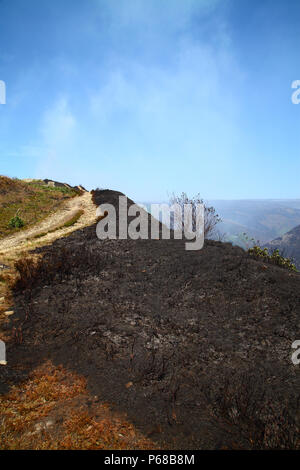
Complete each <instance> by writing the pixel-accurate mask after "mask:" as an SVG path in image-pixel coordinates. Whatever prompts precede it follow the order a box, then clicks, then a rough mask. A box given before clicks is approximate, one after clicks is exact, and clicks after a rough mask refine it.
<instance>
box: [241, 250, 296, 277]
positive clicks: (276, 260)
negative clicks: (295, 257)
mask: <svg viewBox="0 0 300 470" xmlns="http://www.w3.org/2000/svg"><path fill="white" fill-rule="evenodd" d="M248 253H249V255H250V256H253V257H254V258H256V259H261V260H264V261H268V262H271V263H273V264H276V265H277V266H282V267H283V268H287V269H290V270H291V271H296V272H298V270H297V268H296V266H295V265H294V264H293V262H292V261H291V259H290V258H284V256H282V254H280V252H279V250H274V251H273V253H271V254H270V253H269V252H268V249H267V248H261V247H260V246H257V245H256V246H253V248H249V250H248Z"/></svg>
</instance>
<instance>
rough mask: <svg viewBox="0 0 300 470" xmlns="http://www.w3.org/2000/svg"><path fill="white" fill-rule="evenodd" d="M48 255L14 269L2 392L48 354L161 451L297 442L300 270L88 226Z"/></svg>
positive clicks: (103, 194)
mask: <svg viewBox="0 0 300 470" xmlns="http://www.w3.org/2000/svg"><path fill="white" fill-rule="evenodd" d="M119 194H120V193H116V192H113V191H95V192H94V195H93V197H94V201H95V204H96V205H99V204H101V203H104V202H114V203H115V204H116V202H117V197H118V195H119ZM42 253H43V260H42V261H41V262H40V264H39V265H38V266H36V267H34V266H32V268H31V270H29V271H30V275H29V274H28V269H27V268H28V266H27V267H26V262H24V263H23V264H22V263H21V264H20V265H19V272H20V279H19V282H18V283H17V284H16V286H15V293H14V302H15V306H14V309H15V312H16V318H17V320H15V319H14V320H10V324H8V326H7V328H12V327H13V326H14V327H17V326H19V327H20V328H22V332H23V342H22V344H20V345H15V344H9V345H8V364H9V365H8V367H7V368H6V369H5V372H3V370H0V373H2V375H3V377H2V381H3V383H2V387H3V389H4V385H5V384H6V385H7V384H9V380H10V379H11V378H12V377H13V378H14V380H16V378H18V374H20V376H21V375H22V374H24V373H25V372H26V371H29V370H30V369H32V368H33V367H34V366H36V365H37V364H39V363H41V362H43V361H44V360H45V359H49V358H50V359H51V360H52V361H53V362H54V363H55V364H63V365H64V366H65V367H68V368H70V369H72V370H75V371H76V372H78V373H80V374H82V375H84V376H86V377H87V378H88V384H89V387H90V390H91V391H92V392H93V393H94V394H95V395H99V396H100V397H101V398H102V399H103V400H105V401H108V402H109V403H111V404H113V405H114V407H115V409H117V410H122V411H125V412H126V413H127V414H128V417H129V419H130V420H131V421H132V422H133V423H134V424H135V425H136V426H137V427H138V428H139V429H141V430H142V431H143V433H144V434H145V435H149V436H151V438H152V439H154V440H156V441H157V442H158V443H161V444H162V445H167V446H168V447H169V448H177V449H180V448H192V449H197V448H206V449H207V448H209V449H216V448H236V447H238V448H270V447H271V448H274V447H285V448H287V447H292V448H293V447H296V445H298V444H299V442H298V444H297V442H296V440H297V438H295V437H294V434H293V432H294V431H295V430H296V429H297V419H298V417H297V412H299V411H298V410H299V409H298V405H297V400H298V397H299V385H300V380H299V373H300V369H299V366H295V365H294V364H293V363H292V361H291V355H292V352H293V351H292V349H291V345H292V342H293V341H295V340H297V339H300V331H299V313H300V275H299V274H298V273H293V272H290V271H288V270H285V269H282V268H280V267H276V266H273V265H271V264H268V265H266V264H264V263H263V262H261V261H256V260H254V259H252V258H250V257H249V256H248V255H247V254H246V253H245V252H244V251H243V250H242V249H241V248H239V247H233V246H232V245H231V244H227V243H221V242H214V241H206V243H205V246H204V248H203V249H202V250H200V251H186V250H185V248H184V242H183V241H181V240H137V241H133V240H98V239H97V237H96V226H91V227H88V228H86V229H83V230H79V231H77V232H74V233H73V234H71V235H70V236H69V237H67V238H62V239H60V240H57V241H56V242H55V243H53V245H51V246H48V247H46V248H43V249H42ZM25 273H26V275H25ZM22 367H25V372H24V370H23V371H22V374H21V372H17V371H18V370H20V368H22ZM26 373H27V372H26ZM22 376H23V375H22ZM294 419H295V420H296V422H294V421H293V420H294ZM280 420H282V421H280ZM291 420H292V424H291ZM280 422H281V424H280V430H278V429H279V428H278V423H280ZM287 429H289V430H290V431H291V436H288V433H287V432H286V430H287ZM290 431H289V432H290Z"/></svg>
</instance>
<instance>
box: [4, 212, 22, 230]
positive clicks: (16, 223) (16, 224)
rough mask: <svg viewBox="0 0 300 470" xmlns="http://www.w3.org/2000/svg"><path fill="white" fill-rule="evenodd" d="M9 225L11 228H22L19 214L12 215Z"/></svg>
mask: <svg viewBox="0 0 300 470" xmlns="http://www.w3.org/2000/svg"><path fill="white" fill-rule="evenodd" d="M8 225H9V227H11V228H22V227H24V225H25V224H24V221H23V220H22V219H21V217H20V216H18V215H15V216H14V217H12V218H11V219H10V221H9V224H8Z"/></svg>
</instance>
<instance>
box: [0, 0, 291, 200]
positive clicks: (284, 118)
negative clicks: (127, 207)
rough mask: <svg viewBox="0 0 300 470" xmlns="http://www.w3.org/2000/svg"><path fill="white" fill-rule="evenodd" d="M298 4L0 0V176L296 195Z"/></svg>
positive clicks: (125, 188) (208, 195)
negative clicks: (1, 85)
mask: <svg viewBox="0 0 300 470" xmlns="http://www.w3.org/2000/svg"><path fill="white" fill-rule="evenodd" d="M299 44H300V2H299V1H298V0H289V1H288V2H286V0H51V1H50V0H44V1H40V0H0V80H3V81H5V83H6V104H5V105H0V173H1V174H6V175H8V176H12V177H13V176H15V177H18V178H26V177H28V178H29V177H34V178H53V179H56V180H59V181H62V180H63V181H66V182H68V183H71V184H83V185H84V186H86V187H87V188H88V189H92V188H95V187H105V188H111V189H117V190H120V191H122V192H124V193H126V194H127V195H128V196H130V197H131V198H133V199H135V200H138V201H146V200H149V201H150V200H151V201H160V200H165V199H166V198H167V194H168V193H171V192H173V191H175V192H181V191H186V192H188V193H189V194H191V195H192V194H195V193H198V192H200V194H201V195H202V197H203V198H205V199H247V198H300V185H299V177H300V158H299V157H300V155H299V153H300V145H299V134H300V105H295V104H292V101H291V96H292V93H293V90H292V88H291V84H292V82H293V81H294V80H297V79H300V53H299Z"/></svg>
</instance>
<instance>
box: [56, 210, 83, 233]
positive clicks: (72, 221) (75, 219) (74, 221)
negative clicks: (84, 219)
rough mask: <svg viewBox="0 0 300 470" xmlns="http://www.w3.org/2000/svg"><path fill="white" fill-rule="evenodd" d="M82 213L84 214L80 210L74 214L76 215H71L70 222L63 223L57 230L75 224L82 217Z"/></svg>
mask: <svg viewBox="0 0 300 470" xmlns="http://www.w3.org/2000/svg"><path fill="white" fill-rule="evenodd" d="M83 213H84V211H83V210H82V209H80V210H79V211H77V212H76V214H74V215H73V217H72V218H71V219H70V220H68V221H67V222H65V223H64V224H63V226H62V227H59V228H63V227H71V226H72V225H74V224H76V222H77V221H78V220H79V219H80V217H81V216H82V214H83Z"/></svg>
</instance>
